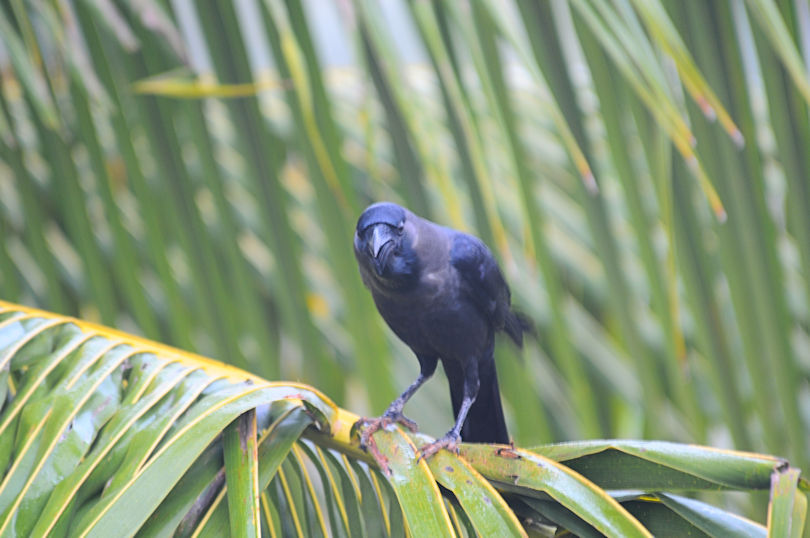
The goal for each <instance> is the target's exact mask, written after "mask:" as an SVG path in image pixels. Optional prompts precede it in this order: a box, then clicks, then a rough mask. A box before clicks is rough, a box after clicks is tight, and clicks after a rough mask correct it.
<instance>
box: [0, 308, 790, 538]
mask: <svg viewBox="0 0 810 538" xmlns="http://www.w3.org/2000/svg"><path fill="white" fill-rule="evenodd" d="M0 371H2V372H4V373H5V375H4V376H3V378H2V388H3V391H4V397H3V399H2V407H0V428H2V430H3V435H0V439H4V443H3V445H2V447H3V451H2V453H1V454H0V455H2V457H3V460H2V461H3V462H4V466H3V468H4V472H3V474H2V480H1V481H0V532H1V533H4V534H5V533H14V534H18V535H29V534H30V535H37V536H41V535H71V536H74V535H75V536H113V535H114V536H122V535H134V534H139V535H143V536H151V535H158V534H166V533H178V534H180V535H199V536H222V535H224V534H227V533H230V534H231V535H238V536H259V535H265V534H269V535H271V536H274V535H297V536H315V535H324V536H325V535H347V536H365V535H371V536H377V535H380V534H381V533H382V534H385V535H398V534H400V533H401V532H402V530H403V529H407V532H408V533H409V534H411V535H414V536H439V535H449V536H453V535H455V534H456V533H458V532H459V531H461V532H462V533H464V532H467V531H463V530H462V529H468V526H469V529H472V530H473V532H475V533H477V534H479V535H485V536H489V535H498V536H523V535H526V533H527V532H529V531H530V530H532V529H535V528H544V529H546V530H549V529H551V530H554V529H556V532H561V531H562V530H564V529H570V530H574V531H575V532H585V533H586V534H588V533H590V534H593V533H601V534H605V535H608V536H650V535H651V534H650V531H649V530H648V528H649V529H656V528H663V527H662V526H664V525H670V524H674V523H672V522H673V521H677V525H679V526H680V528H689V529H693V528H694V529H700V530H701V531H702V532H704V533H706V534H707V535H709V536H737V535H739V536H749V535H751V533H754V534H759V533H764V532H765V527H764V526H761V525H758V524H756V523H754V522H752V521H749V520H747V519H744V518H742V517H740V516H736V515H733V514H730V513H728V512H725V511H724V510H722V509H719V508H716V507H713V506H711V505H709V504H706V503H702V502H700V501H697V500H694V499H689V498H685V497H680V496H677V495H673V494H672V493H664V492H665V491H669V492H671V491H681V490H708V489H724V490H726V489H729V490H758V489H764V490H768V489H771V492H772V500H771V504H770V505H769V507H770V508H769V517H768V525H769V526H770V528H771V529H772V530H774V532H776V531H777V530H780V529H781V530H785V529H788V530H789V532H799V529H801V528H803V525H804V517H805V510H806V501H805V500H804V497H803V494H802V493H801V492H800V491H798V490H797V486H799V485H801V486H802V487H805V486H806V484H805V483H804V481H803V480H802V479H800V477H799V473H798V471H796V470H793V469H790V468H789V467H788V465H787V462H785V461H784V460H779V459H777V458H772V457H768V456H761V455H757V454H746V453H737V452H730V451H720V450H716V449H708V448H701V447H695V446H685V445H677V444H674V443H645V442H626V441H624V442H623V441H612V442H590V443H572V444H567V445H546V446H540V447H536V448H535V449H533V450H532V451H528V450H522V449H518V448H514V447H506V446H502V447H497V446H488V445H462V446H461V451H460V454H459V455H456V454H452V453H450V452H446V451H442V452H441V453H439V454H437V455H436V456H434V457H433V458H431V459H430V461H429V462H426V461H424V460H420V459H419V458H418V457H417V456H418V454H417V449H416V443H423V442H427V441H430V438H427V437H426V436H424V435H421V434H417V435H406V434H405V433H404V432H402V431H400V430H395V431H381V432H378V433H377V434H375V440H376V442H377V445H378V447H379V449H380V451H381V453H382V454H383V455H384V456H385V457H386V459H387V462H386V466H385V468H383V469H379V468H378V463H377V462H376V461H375V460H373V459H372V458H370V457H369V456H368V455H367V454H365V453H364V452H362V451H360V450H359V449H358V445H357V439H356V438H352V431H353V425H354V423H355V422H356V420H357V418H358V417H357V416H356V415H353V414H352V413H350V412H349V411H346V410H344V409H340V408H338V407H336V406H335V405H334V404H333V403H332V402H331V401H330V400H328V399H327V398H326V397H325V396H324V395H323V394H321V393H320V392H318V391H317V390H315V389H312V388H310V387H307V386H305V385H301V384H296V383H282V382H268V381H265V380H263V379H261V378H259V377H256V376H254V375H251V374H248V373H247V372H244V371H240V370H237V369H235V368H233V367H230V366H227V365H225V364H222V363H217V362H214V361H211V360H208V359H204V358H202V357H199V356H196V355H193V354H190V353H185V352H181V351H179V350H176V349H172V348H169V347H166V346H162V345H159V344H155V343H152V342H149V341H146V340H143V339H140V338H137V337H132V336H128V335H126V334H123V333H120V332H117V331H113V330H111V329H107V328H104V327H101V326H98V325H94V324H90V323H86V322H82V321H79V320H76V319H73V318H66V317H61V316H56V315H53V314H48V313H45V312H42V311H36V310H32V309H27V308H22V307H19V306H16V305H13V304H10V303H1V304H0ZM544 454H545V455H544ZM382 484H387V486H385V487H381V485H382ZM597 484H599V485H597ZM772 484H773V485H772ZM439 485H441V486H442V489H440V488H439ZM603 487H607V488H610V489H611V490H614V491H612V492H608V491H606V490H605V489H602V488H603ZM620 490H624V492H621V493H620V492H619V491H620ZM627 490H638V491H637V492H635V493H631V492H629V491H627ZM653 507H654V508H653ZM636 516H638V517H636ZM639 518H640V519H639ZM642 522H643V524H642ZM645 526H646V528H645ZM790 529H794V530H793V531H790ZM532 532H533V531H532Z"/></svg>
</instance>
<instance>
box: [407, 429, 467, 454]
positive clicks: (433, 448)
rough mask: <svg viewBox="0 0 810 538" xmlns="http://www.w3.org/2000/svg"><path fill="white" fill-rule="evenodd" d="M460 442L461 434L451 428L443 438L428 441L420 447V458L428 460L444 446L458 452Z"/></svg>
mask: <svg viewBox="0 0 810 538" xmlns="http://www.w3.org/2000/svg"><path fill="white" fill-rule="evenodd" d="M460 442H461V436H460V435H459V434H457V433H455V432H453V431H452V430H451V431H449V432H447V433H446V434H445V435H444V437H442V438H441V439H437V440H436V441H433V442H432V443H428V444H426V445H424V446H423V447H422V448H421V449H419V460H423V459H424V460H427V459H428V458H429V457H431V456H432V455H434V454H435V453H436V452H438V451H439V450H441V449H443V448H446V449H447V450H449V451H451V452H455V453H456V454H458V444H459V443H460ZM419 460H417V461H419Z"/></svg>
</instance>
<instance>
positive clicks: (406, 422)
mask: <svg viewBox="0 0 810 538" xmlns="http://www.w3.org/2000/svg"><path fill="white" fill-rule="evenodd" d="M383 417H387V418H388V420H389V421H390V422H389V423H388V424H392V423H394V422H396V423H397V424H400V425H402V426H405V427H406V428H408V429H409V430H411V431H412V432H416V431H417V430H418V429H419V426H417V425H416V422H414V421H413V420H411V419H409V418H408V417H406V416H405V415H403V414H402V413H392V414H390V415H389V414H388V413H385V414H384V415H383ZM388 424H386V426H388Z"/></svg>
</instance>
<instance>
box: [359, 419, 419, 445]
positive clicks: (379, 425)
mask: <svg viewBox="0 0 810 538" xmlns="http://www.w3.org/2000/svg"><path fill="white" fill-rule="evenodd" d="M394 423H397V424H402V425H403V426H405V427H406V428H408V429H409V430H411V431H412V432H415V431H416V430H417V425H416V422H414V421H413V420H411V419H409V418H408V417H406V416H405V415H403V414H402V412H392V411H386V412H385V413H383V415H382V416H381V417H377V418H365V417H363V418H361V419H360V420H358V421H357V424H356V426H355V427H357V428H361V433H360V448H362V449H363V450H366V449H367V448H368V447H370V446H371V444H372V443H373V442H374V440H373V439H372V437H371V436H372V435H374V433H376V432H378V431H379V430H383V429H385V428H387V427H388V426H390V425H391V424H394ZM375 446H376V445H375Z"/></svg>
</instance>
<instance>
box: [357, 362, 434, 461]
mask: <svg viewBox="0 0 810 538" xmlns="http://www.w3.org/2000/svg"><path fill="white" fill-rule="evenodd" d="M419 362H420V364H421V370H420V372H419V377H417V378H416V381H414V382H413V383H411V385H410V386H409V387H408V388H407V389H405V392H403V393H402V394H400V395H399V397H398V398H397V399H396V400H394V401H393V402H391V405H389V406H388V409H386V410H385V413H383V415H382V416H381V417H377V418H361V419H360V420H358V421H357V426H361V427H362V428H363V431H362V433H361V434H360V448H362V449H364V450H365V449H366V447H369V446H372V443H373V439H372V438H371V436H372V435H373V434H374V433H375V432H376V431H378V430H381V429H383V428H385V427H387V426H388V425H390V424H393V423H395V422H397V423H399V424H402V425H403V426H405V427H406V428H408V429H409V430H411V431H414V432H415V431H416V429H417V425H416V422H414V421H412V420H411V419H409V418H408V417H406V416H405V415H403V414H402V409H403V408H404V407H405V404H406V403H407V402H408V400H410V399H411V396H413V395H414V393H415V392H416V391H417V390H418V389H419V387H421V386H422V385H423V384H424V383H425V381H427V380H428V379H430V377H431V376H432V375H433V372H435V371H436V364H437V362H436V361H435V360H432V361H431V360H423V359H422V357H420V358H419ZM373 448H375V449H376V446H374V447H373ZM375 457H376V456H375Z"/></svg>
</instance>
